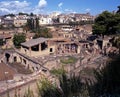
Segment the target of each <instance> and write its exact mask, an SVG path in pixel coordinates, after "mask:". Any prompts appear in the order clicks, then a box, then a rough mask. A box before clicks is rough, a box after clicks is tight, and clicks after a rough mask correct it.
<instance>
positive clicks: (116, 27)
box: [93, 11, 120, 35]
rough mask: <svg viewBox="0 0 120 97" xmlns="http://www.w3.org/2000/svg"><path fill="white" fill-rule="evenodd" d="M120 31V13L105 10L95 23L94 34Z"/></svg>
mask: <svg viewBox="0 0 120 97" xmlns="http://www.w3.org/2000/svg"><path fill="white" fill-rule="evenodd" d="M116 33H120V14H118V13H115V14H114V13H111V12H108V11H104V12H103V13H101V14H100V15H99V16H98V17H97V18H96V19H95V23H94V25H93V34H98V35H111V34H116Z"/></svg>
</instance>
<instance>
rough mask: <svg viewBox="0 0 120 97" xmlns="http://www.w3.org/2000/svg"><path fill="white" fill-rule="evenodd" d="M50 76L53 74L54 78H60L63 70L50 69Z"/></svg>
mask: <svg viewBox="0 0 120 97" xmlns="http://www.w3.org/2000/svg"><path fill="white" fill-rule="evenodd" d="M50 73H51V74H54V75H55V76H58V77H60V76H61V75H62V74H64V73H65V70H64V69H63V68H59V69H52V70H51V71H50Z"/></svg>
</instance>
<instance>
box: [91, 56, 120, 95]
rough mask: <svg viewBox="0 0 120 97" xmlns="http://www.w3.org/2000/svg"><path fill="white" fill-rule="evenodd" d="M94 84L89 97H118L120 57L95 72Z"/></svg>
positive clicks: (119, 90)
mask: <svg viewBox="0 0 120 97" xmlns="http://www.w3.org/2000/svg"><path fill="white" fill-rule="evenodd" d="M95 75H96V77H95V78H96V82H95V84H94V85H93V86H92V89H91V90H92V92H93V94H92V96H91V97H119V96H120V56H118V57H116V58H114V59H112V60H111V61H109V62H108V63H107V65H106V66H105V67H104V68H102V69H101V70H97V71H95Z"/></svg>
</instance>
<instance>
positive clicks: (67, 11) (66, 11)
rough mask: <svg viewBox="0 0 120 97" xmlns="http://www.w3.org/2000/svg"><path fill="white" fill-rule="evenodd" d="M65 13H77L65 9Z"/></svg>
mask: <svg viewBox="0 0 120 97" xmlns="http://www.w3.org/2000/svg"><path fill="white" fill-rule="evenodd" d="M64 11H65V13H76V11H74V10H72V9H65V10H64Z"/></svg>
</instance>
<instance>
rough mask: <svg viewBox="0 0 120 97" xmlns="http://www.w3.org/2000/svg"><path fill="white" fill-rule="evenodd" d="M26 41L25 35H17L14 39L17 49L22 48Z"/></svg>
mask: <svg viewBox="0 0 120 97" xmlns="http://www.w3.org/2000/svg"><path fill="white" fill-rule="evenodd" d="M25 40H26V36H25V34H23V33H22V34H15V35H14V37H13V43H14V45H15V47H16V48H20V46H21V43H22V42H25Z"/></svg>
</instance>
